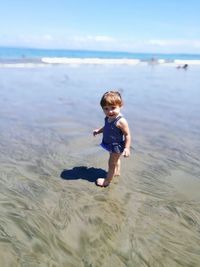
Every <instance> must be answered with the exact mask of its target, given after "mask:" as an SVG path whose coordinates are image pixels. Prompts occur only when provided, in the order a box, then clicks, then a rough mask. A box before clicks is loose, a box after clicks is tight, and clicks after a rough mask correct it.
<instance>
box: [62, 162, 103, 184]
mask: <svg viewBox="0 0 200 267" xmlns="http://www.w3.org/2000/svg"><path fill="white" fill-rule="evenodd" d="M60 177H61V178H62V179H64V180H78V179H83V180H87V181H89V182H92V183H94V182H96V180H97V178H106V171H104V170H103V169H100V168H98V169H97V168H93V167H92V168H88V167H85V166H80V167H74V168H73V169H69V170H66V169H65V170H63V171H62V172H61V174H60Z"/></svg>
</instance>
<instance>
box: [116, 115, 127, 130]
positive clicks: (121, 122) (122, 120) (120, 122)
mask: <svg viewBox="0 0 200 267" xmlns="http://www.w3.org/2000/svg"><path fill="white" fill-rule="evenodd" d="M124 125H127V120H126V119H125V118H124V116H123V115H120V116H119V119H118V121H117V123H116V126H117V127H120V126H124Z"/></svg>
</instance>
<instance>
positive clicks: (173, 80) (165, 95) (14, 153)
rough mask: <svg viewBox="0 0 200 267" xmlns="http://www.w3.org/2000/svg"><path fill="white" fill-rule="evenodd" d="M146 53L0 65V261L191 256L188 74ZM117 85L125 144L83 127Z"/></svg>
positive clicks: (112, 262)
mask: <svg viewBox="0 0 200 267" xmlns="http://www.w3.org/2000/svg"><path fill="white" fill-rule="evenodd" d="M199 71H200V67H199V66H191V67H189V68H188V69H187V70H183V69H179V70H178V69H176V68H174V67H172V66H164V65H156V66H148V65H136V66H117V65H109V66H108V65H107V66H104V65H101V66H99V65H98V66H95V65H88V66H87V65H84V66H82V65H80V66H79V65H73V66H70V65H68V66H65V65H62V66H59V65H56V66H53V67H52V66H46V67H44V68H38V67H33V68H28V69H27V68H21V69H17V68H9V69H7V68H0V76H1V79H0V114H1V116H0V151H1V153H0V164H1V170H0V204H1V205H0V213H1V217H0V266H23V267H36V266H51V267H62V266H63V267H77V266H80V267H81V266H83V267H89V266H90V267H98V266H105V267H109V266H118V267H125V266H130V267H132V266H152V267H156V266H159V267H160V266H167V267H168V266H170V267H173V266H181V267H184V266H199V265H200V249H199V248H200V193H199V192H200V162H199V156H200V139H199V136H200V116H199V114H200V97H199V96H200V93H199V88H200V80H199ZM113 88H115V89H119V90H120V91H121V93H122V96H123V98H124V102H125V105H124V107H123V110H122V112H123V114H124V116H125V117H126V118H127V120H128V121H129V125H130V128H131V132H132V136H133V142H132V149H131V152H132V155H131V157H130V158H129V159H122V173H121V176H120V177H117V178H114V180H113V182H112V184H111V185H110V186H109V187H107V188H99V187H97V186H96V185H95V180H96V179H97V178H98V177H105V175H106V170H107V159H108V155H107V153H106V152H105V151H103V150H102V149H101V147H100V146H99V143H100V141H101V137H100V136H98V137H95V138H94V137H93V136H92V130H93V129H95V128H97V127H100V126H101V125H102V124H103V120H104V115H103V113H102V110H101V108H100V106H99V101H100V98H101V96H102V94H103V93H104V92H105V91H107V90H110V89H113Z"/></svg>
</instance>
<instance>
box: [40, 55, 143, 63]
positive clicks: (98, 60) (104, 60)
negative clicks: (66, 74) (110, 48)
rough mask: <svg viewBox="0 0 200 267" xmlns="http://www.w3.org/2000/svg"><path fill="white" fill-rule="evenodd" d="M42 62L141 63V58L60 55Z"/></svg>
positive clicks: (45, 58)
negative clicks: (68, 56) (71, 56)
mask: <svg viewBox="0 0 200 267" xmlns="http://www.w3.org/2000/svg"><path fill="white" fill-rule="evenodd" d="M41 61H42V62H44V63H48V64H128V65H136V64H138V63H140V60H139V59H127V58H120V59H115V58H112V59H111V58H65V57H63V58H59V57H43V58H42V59H41Z"/></svg>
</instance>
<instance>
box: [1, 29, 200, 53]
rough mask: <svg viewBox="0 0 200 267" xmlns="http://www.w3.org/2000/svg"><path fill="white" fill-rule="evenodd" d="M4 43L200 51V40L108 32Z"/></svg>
mask: <svg viewBox="0 0 200 267" xmlns="http://www.w3.org/2000/svg"><path fill="white" fill-rule="evenodd" d="M0 45H9V46H27V47H38V48H58V49H59V48H60V49H82V50H84V49H86V50H112V51H117V50H118V51H130V52H153V53H200V40H181V39H180V40H175V39H174V40H172V39H150V40H134V39H131V40H122V39H121V40H120V39H116V38H114V37H112V36H107V35H94V36H93V35H76V36H71V35H70V36H69V35H67V34H66V35H63V34H49V33H45V34H43V35H17V36H9V35H5V34H4V35H3V36H1V42H0Z"/></svg>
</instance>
